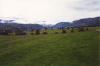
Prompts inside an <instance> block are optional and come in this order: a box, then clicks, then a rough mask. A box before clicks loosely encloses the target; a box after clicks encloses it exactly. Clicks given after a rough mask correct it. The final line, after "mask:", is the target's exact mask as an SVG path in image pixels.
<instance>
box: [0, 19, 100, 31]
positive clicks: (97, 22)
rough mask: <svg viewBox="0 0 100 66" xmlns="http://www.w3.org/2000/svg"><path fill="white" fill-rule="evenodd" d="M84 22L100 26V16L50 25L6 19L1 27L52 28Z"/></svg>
mask: <svg viewBox="0 0 100 66" xmlns="http://www.w3.org/2000/svg"><path fill="white" fill-rule="evenodd" d="M0 21H1V20H0ZM10 21H12V20H10ZM82 24H84V25H88V26H100V17H94V18H84V19H79V20H74V21H73V22H72V23H71V22H58V23H57V24H55V25H52V24H49V25H46V24H18V23H11V22H10V23H7V21H5V23H1V22H0V27H1V28H2V27H3V26H7V25H8V26H14V27H20V28H21V29H28V30H30V29H31V27H32V28H33V29H44V27H47V29H50V27H53V28H58V27H67V26H74V27H76V26H80V25H82ZM1 28H0V29H1ZM10 28H11V27H10Z"/></svg>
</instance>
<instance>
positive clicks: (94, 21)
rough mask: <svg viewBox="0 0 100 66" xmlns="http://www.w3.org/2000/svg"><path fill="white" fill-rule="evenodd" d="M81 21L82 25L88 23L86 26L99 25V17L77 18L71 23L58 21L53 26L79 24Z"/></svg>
mask: <svg viewBox="0 0 100 66" xmlns="http://www.w3.org/2000/svg"><path fill="white" fill-rule="evenodd" d="M83 23H84V25H88V26H99V25H100V17H95V18H84V19H79V20H75V21H73V22H72V23H70V22H59V23H57V24H56V25H53V28H57V27H67V26H80V25H81V24H83Z"/></svg>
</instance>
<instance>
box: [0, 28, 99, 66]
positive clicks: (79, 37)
mask: <svg viewBox="0 0 100 66" xmlns="http://www.w3.org/2000/svg"><path fill="white" fill-rule="evenodd" d="M96 29H97V28H96V27H95V28H89V30H87V31H86V30H85V31H84V32H78V29H77V28H75V29H74V33H71V32H70V30H69V29H66V32H67V33H65V34H62V33H61V31H62V30H58V29H55V30H40V32H41V35H15V33H10V34H9V35H7V36H6V35H0V66H99V41H100V40H99V38H100V36H99V32H96ZM43 31H47V32H48V34H46V35H43V34H42V32H43ZM55 31H57V32H59V34H53V32H55ZM31 32H32V31H27V34H31ZM33 33H34V31H33Z"/></svg>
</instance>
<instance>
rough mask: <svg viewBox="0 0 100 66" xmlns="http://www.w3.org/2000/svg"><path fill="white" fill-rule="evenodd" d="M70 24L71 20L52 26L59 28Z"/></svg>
mask: <svg viewBox="0 0 100 66" xmlns="http://www.w3.org/2000/svg"><path fill="white" fill-rule="evenodd" d="M68 25H70V23H69V22H59V23H57V24H56V25H53V26H52V27H53V28H58V27H65V26H68Z"/></svg>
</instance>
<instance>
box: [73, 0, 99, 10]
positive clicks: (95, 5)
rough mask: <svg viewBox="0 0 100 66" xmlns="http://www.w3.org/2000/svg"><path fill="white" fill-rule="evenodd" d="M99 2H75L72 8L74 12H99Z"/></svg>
mask: <svg viewBox="0 0 100 66" xmlns="http://www.w3.org/2000/svg"><path fill="white" fill-rule="evenodd" d="M99 3H100V2H99V0H83V1H77V2H76V3H74V5H73V6H72V8H73V9H75V10H85V11H100V7H99V6H100V4H99Z"/></svg>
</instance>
